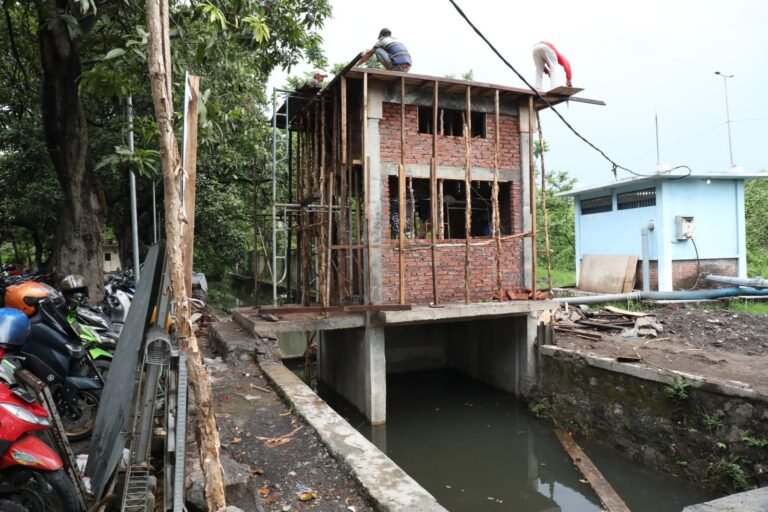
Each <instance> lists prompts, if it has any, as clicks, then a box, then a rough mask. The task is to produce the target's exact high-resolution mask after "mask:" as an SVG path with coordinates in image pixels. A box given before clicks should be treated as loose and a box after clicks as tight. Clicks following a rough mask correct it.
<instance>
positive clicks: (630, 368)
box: [539, 345, 768, 403]
mask: <svg viewBox="0 0 768 512" xmlns="http://www.w3.org/2000/svg"><path fill="white" fill-rule="evenodd" d="M539 354H541V356H543V357H569V356H570V357H578V358H581V359H582V360H583V361H584V362H586V363H587V364H588V365H589V366H593V367H595V368H600V369H602V370H608V371H611V372H616V373H622V374H624V375H629V376H631V377H636V378H638V379H644V380H649V381H652V382H658V383H660V384H674V382H675V377H683V378H684V379H686V380H687V381H688V383H689V384H690V386H691V388H694V389H701V390H702V391H707V392H709V393H717V394H719V395H725V396H733V397H738V398H748V399H750V400H758V401H761V402H766V403H768V390H756V389H754V388H752V387H750V386H749V385H748V384H746V383H743V382H738V381H735V380H719V379H713V378H709V377H703V376H701V375H696V374H692V373H686V372H681V371H677V370H663V371H662V370H658V369H656V368H648V367H647V366H640V365H637V364H629V363H620V362H618V361H616V360H615V359H612V358H609V357H602V356H595V355H592V354H587V353H585V352H582V351H580V350H573V349H566V348H561V347H557V346H554V345H544V346H540V347H539ZM542 377H546V376H545V375H542Z"/></svg>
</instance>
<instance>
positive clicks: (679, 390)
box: [664, 375, 691, 402]
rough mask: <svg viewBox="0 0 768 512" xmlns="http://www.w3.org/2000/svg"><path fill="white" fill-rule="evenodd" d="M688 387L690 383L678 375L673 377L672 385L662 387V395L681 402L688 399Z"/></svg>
mask: <svg viewBox="0 0 768 512" xmlns="http://www.w3.org/2000/svg"><path fill="white" fill-rule="evenodd" d="M690 386H691V383H690V382H688V380H687V379H685V378H683V377H680V376H679V375H678V376H675V380H674V381H673V382H672V384H667V385H666V386H664V393H665V394H666V395H667V396H668V397H669V398H671V399H673V400H676V401H678V402H683V401H685V400H687V399H688V388H689V387H690Z"/></svg>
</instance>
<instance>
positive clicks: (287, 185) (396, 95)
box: [271, 65, 568, 306]
mask: <svg viewBox="0 0 768 512" xmlns="http://www.w3.org/2000/svg"><path fill="white" fill-rule="evenodd" d="M546 99H547V100H548V101H549V103H550V104H555V103H559V102H562V101H565V100H567V99H568V96H565V95H548V96H547V97H546ZM275 106H276V113H275V115H274V118H273V128H274V134H275V139H274V140H275V144H274V157H275V166H274V168H275V169H276V170H278V171H277V173H276V175H275V180H274V181H275V182H274V187H273V191H274V194H275V195H274V199H275V208H274V212H273V233H272V235H273V243H272V249H273V254H272V255H271V256H272V264H271V265H272V266H271V268H272V269H275V270H277V271H279V270H280V269H281V268H282V269H283V279H285V280H286V281H284V282H286V283H290V285H288V286H287V287H288V288H289V289H290V290H289V293H288V300H289V302H297V303H303V304H305V305H308V304H310V303H318V304H320V305H321V306H331V305H347V304H374V305H376V304H429V303H434V304H439V303H456V302H465V303H473V302H486V301H490V300H493V299H499V298H501V299H502V300H503V299H504V297H505V290H507V289H510V288H519V287H524V288H534V282H535V268H536V254H535V252H534V251H532V247H534V246H535V236H536V235H535V230H532V229H531V227H532V226H533V225H535V209H534V208H532V205H533V204H535V201H534V195H533V194H534V190H535V187H532V186H531V184H532V182H533V179H534V167H533V165H532V162H533V149H534V144H533V142H534V134H535V130H536V120H537V116H536V113H537V111H538V110H540V109H542V108H547V104H546V103H545V102H543V101H542V100H541V99H540V98H539V97H538V95H537V94H536V93H534V92H533V91H531V90H528V89H519V88H513V87H505V86H500V85H492V84H483V83H476V82H469V81H463V80H454V79H447V78H437V77H430V76H420V75H414V74H408V73H401V72H396V71H385V70H379V69H370V68H361V67H353V66H352V65H350V66H348V67H347V68H345V69H344V70H342V71H341V72H340V73H339V74H338V75H337V76H336V77H335V78H334V80H333V81H332V82H331V83H330V84H328V86H327V87H325V88H323V89H322V90H319V91H312V92H311V93H310V94H307V93H300V92H295V91H290V92H289V91H283V92H280V93H279V94H278V93H276V97H275ZM277 107H279V108H277ZM280 169H282V171H280ZM286 176H287V179H286V178H285V177H286ZM278 189H288V190H287V194H286V195H287V196H288V197H289V201H288V203H280V202H278V201H277V190H278ZM403 219H404V222H403V221H402V220H403ZM289 234H290V235H291V236H288V235H289ZM291 260H294V261H291ZM276 274H277V275H278V276H279V272H276ZM274 281H279V279H273V282H274ZM278 284H279V283H278V282H274V287H275V290H274V298H275V302H277V287H278Z"/></svg>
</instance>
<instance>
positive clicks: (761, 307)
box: [728, 300, 768, 315]
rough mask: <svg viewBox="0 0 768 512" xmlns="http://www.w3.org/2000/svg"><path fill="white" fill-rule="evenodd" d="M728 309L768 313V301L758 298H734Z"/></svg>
mask: <svg viewBox="0 0 768 512" xmlns="http://www.w3.org/2000/svg"><path fill="white" fill-rule="evenodd" d="M728 311H735V312H737V313H748V314H751V315H768V302H763V301H757V300H745V301H742V300H732V301H730V302H729V303H728Z"/></svg>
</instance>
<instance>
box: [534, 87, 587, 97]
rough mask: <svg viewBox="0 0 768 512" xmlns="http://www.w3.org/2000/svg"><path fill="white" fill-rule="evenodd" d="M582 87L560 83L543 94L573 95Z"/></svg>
mask: <svg viewBox="0 0 768 512" xmlns="http://www.w3.org/2000/svg"><path fill="white" fill-rule="evenodd" d="M583 90H584V89H582V88H580V87H568V86H565V85H561V86H560V87H555V88H554V89H551V90H549V91H547V92H546V93H544V96H573V95H574V94H578V93H580V92H581V91H583Z"/></svg>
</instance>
